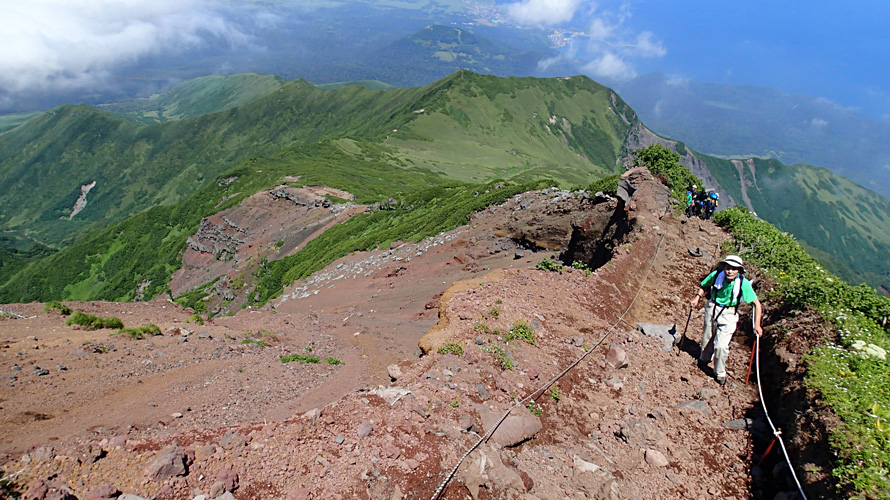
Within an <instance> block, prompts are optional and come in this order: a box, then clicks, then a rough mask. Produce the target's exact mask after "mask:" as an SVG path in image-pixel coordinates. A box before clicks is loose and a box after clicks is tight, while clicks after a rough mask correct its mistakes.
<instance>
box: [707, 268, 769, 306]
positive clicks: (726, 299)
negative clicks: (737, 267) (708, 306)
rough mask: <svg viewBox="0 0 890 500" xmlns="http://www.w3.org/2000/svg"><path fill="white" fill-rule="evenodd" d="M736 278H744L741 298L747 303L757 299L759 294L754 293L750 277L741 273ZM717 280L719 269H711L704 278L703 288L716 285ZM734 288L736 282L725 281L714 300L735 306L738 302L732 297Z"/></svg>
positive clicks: (721, 303)
mask: <svg viewBox="0 0 890 500" xmlns="http://www.w3.org/2000/svg"><path fill="white" fill-rule="evenodd" d="M736 279H740V280H742V289H741V292H742V293H741V299H742V301H743V302H745V303H746V304H750V303H751V302H754V301H755V300H757V294H756V293H754V289H753V288H751V281H750V280H749V279H748V278H745V277H744V276H742V275H739V276H738V277H737V278H736ZM716 281H717V271H716V270H715V271H711V274H709V275H708V276H707V277H705V279H703V280H702V282H701V286H702V288H706V289H708V290H710V289H711V287H712V286H713V285H714V283H715V282H716ZM733 288H734V284H733V282H731V281H724V282H723V287H722V288H720V289H719V290H715V291H716V296H714V297H713V299H714V301H715V302H717V303H718V304H720V305H721V306H725V307H733V306H737V305H738V304H736V303H734V302H733V300H732V299H733V297H732V289H733Z"/></svg>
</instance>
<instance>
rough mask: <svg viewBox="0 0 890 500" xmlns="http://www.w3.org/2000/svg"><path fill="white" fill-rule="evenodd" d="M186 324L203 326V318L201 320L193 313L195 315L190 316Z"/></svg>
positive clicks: (199, 316) (198, 315)
mask: <svg viewBox="0 0 890 500" xmlns="http://www.w3.org/2000/svg"><path fill="white" fill-rule="evenodd" d="M187 322H188V323H195V324H198V325H203V324H204V318H202V317H201V315H200V314H198V313H195V314H192V315H191V316H189V319H188V321H187Z"/></svg>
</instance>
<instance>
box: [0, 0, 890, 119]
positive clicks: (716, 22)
mask: <svg viewBox="0 0 890 500" xmlns="http://www.w3.org/2000/svg"><path fill="white" fill-rule="evenodd" d="M341 1H364V2H369V1H370V0H325V1H322V0H282V2H283V3H286V4H291V5H294V6H298V8H300V7H304V6H317V5H319V4H336V3H339V2H341ZM403 1H404V2H408V3H412V2H413V3H426V2H427V1H451V2H452V3H454V4H458V5H461V6H464V7H466V6H468V5H470V4H471V3H473V2H474V1H475V3H478V4H482V5H488V6H490V5H492V0H465V1H462V2H457V1H455V0H403ZM496 4H497V6H498V7H500V8H501V9H503V11H504V15H505V17H507V18H509V19H511V20H512V22H513V23H519V24H523V25H532V26H538V27H541V28H544V29H548V30H552V29H557V28H569V27H572V28H575V29H578V30H582V31H584V32H585V33H587V34H588V35H590V36H589V37H585V38H578V39H576V40H575V41H574V43H572V44H571V45H570V46H569V47H566V49H565V50H564V55H565V57H569V58H571V59H572V60H573V61H574V62H575V63H576V67H578V68H579V69H580V70H581V71H582V72H584V73H586V74H588V75H590V76H591V77H593V78H594V79H596V80H598V81H602V82H603V83H606V84H614V83H615V82H620V81H621V80H626V79H628V78H632V77H633V76H635V75H640V74H644V73H647V72H651V71H660V72H663V73H666V74H668V75H670V76H672V77H675V78H677V79H692V80H696V81H700V82H715V83H728V84H734V85H745V84H748V85H758V86H765V87H773V88H777V89H779V90H781V91H783V92H785V93H799V94H804V95H808V96H812V97H824V98H827V99H829V100H831V101H832V102H834V103H835V104H837V105H839V106H843V107H850V108H854V109H856V110H858V111H859V112H861V113H863V114H865V115H868V116H871V117H872V118H875V119H878V120H881V121H883V122H886V123H890V77H888V71H890V70H888V69H887V63H888V61H890V2H886V0H884V1H876V0H859V1H855V2H839V1H836V0H832V1H828V0H811V1H808V2H803V1H796V0H795V1H781V0H777V1H773V2H768V1H762V0H749V1H744V2H740V1H737V0H727V1H722V2H721V1H713V0H711V1H704V0H684V1H667V0H599V1H593V0H496ZM263 5H264V4H262V3H255V2H250V1H245V2H235V3H233V2H231V1H230V0H29V1H28V2H15V3H14V2H11V1H6V2H0V36H2V38H3V39H4V40H5V42H4V43H3V44H0V110H2V109H3V104H4V102H3V101H4V99H6V100H11V99H15V97H16V94H17V93H20V92H25V91H30V92H34V91H35V89H36V90H37V91H40V90H41V89H45V90H46V91H48V92H49V91H59V90H70V89H102V88H103V86H106V87H107V86H108V85H111V83H109V82H113V81H114V79H115V72H116V71H117V70H119V68H121V67H123V66H125V65H126V64H129V63H132V62H134V61H138V60H139V59H140V58H145V57H151V56H157V55H161V54H166V53H170V52H176V51H183V50H189V49H195V48H200V47H201V46H202V45H206V44H208V43H210V40H215V41H217V42H218V41H219V40H224V41H225V43H228V44H229V45H230V46H232V47H244V46H250V45H251V44H252V43H254V42H255V40H254V39H253V38H252V37H251V36H250V35H249V33H250V32H251V30H252V29H256V28H257V27H259V26H261V25H263V23H264V22H266V20H267V17H266V16H268V17H269V18H271V17H274V15H275V14H273V13H271V11H270V10H269V9H268V8H266V7H263ZM265 5H269V4H265ZM235 6H238V7H240V8H242V9H249V10H250V14H249V16H248V19H250V20H251V22H252V23H253V24H254V25H255V26H253V27H248V26H245V25H244V24H239V23H243V19H241V20H236V19H234V18H233V17H231V16H230V14H231V12H232V10H233V9H234V8H235Z"/></svg>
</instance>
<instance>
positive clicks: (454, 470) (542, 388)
mask: <svg viewBox="0 0 890 500" xmlns="http://www.w3.org/2000/svg"><path fill="white" fill-rule="evenodd" d="M665 234H666V233H662V235H661V239H660V240H658V245H657V246H656V247H655V254H654V255H653V256H652V261H651V262H650V263H649V268H648V269H647V270H646V275H645V276H644V277H643V280H642V281H641V282H640V287H639V288H638V289H637V293H636V294H635V295H634V298H633V300H631V301H630V304H628V306H627V308H626V309H625V310H624V312H623V313H621V316H619V317H618V319H617V320H616V321H615V323H614V324H613V325H612V326H611V327H610V328H609V329H608V330H607V331H606V333H605V334H603V336H602V338H600V340H599V341H598V342H597V343H596V344H594V345H593V346H592V347H591V348H590V349H588V350H587V351H586V352H585V353H584V354H582V355H581V357H579V358H578V359H576V360H575V361H574V362H572V363H571V364H570V365H569V366H568V367H566V368H565V369H564V370H562V371H561V372H559V374H557V375H556V376H555V377H553V378H551V379H550V380H548V381H547V382H545V383H544V384H542V385H541V386H540V387H538V388H537V389H535V390H534V391H532V392H531V393H529V394H528V396H526V397H525V398H523V399H522V400H520V401H519V402H517V403H515V404H514V405H513V406H511V407H510V409H509V410H507V411H506V412H505V413H504V414H503V416H501V418H500V419H499V420H498V421H497V422H496V423H495V424H494V425H492V426H491V428H490V429H489V430H488V431H487V432H486V433H485V434H484V435H483V436H482V437H481V438H479V440H478V441H476V444H474V445H473V446H471V447H470V449H469V450H467V452H466V453H464V454H463V456H462V457H460V460H458V461H457V464H456V465H455V466H454V468H452V469H451V472H450V473H449V474H448V476H446V477H445V479H443V480H442V482H441V483H439V487H438V488H436V492H435V493H434V494H433V496H432V497H430V500H437V499H438V498H439V495H441V494H442V492H443V491H444V490H445V487H446V486H448V483H450V482H451V480H452V479H453V478H454V475H455V474H457V471H458V469H459V468H460V466H461V464H463V462H464V460H466V458H467V457H468V456H470V453H473V452H474V451H475V450H476V448H478V447H479V445H481V444H482V443H484V442H485V441H488V439H489V438H490V437H491V436H492V435H493V434H494V432H495V431H496V430H497V428H498V427H499V426H500V425H501V423H503V422H504V420H506V419H507V417H508V416H509V415H510V412H512V411H513V410H515V409H516V408H518V407H520V406H525V404H526V403H527V402H528V401H531V400H533V399H535V398H537V397H538V396H540V395H541V394H543V392H544V391H546V390H547V389H548V388H549V387H550V386H552V385H553V384H555V383H556V382H557V381H558V380H559V379H560V378H562V377H563V376H565V374H566V373H568V372H569V370H571V369H572V368H574V367H575V366H577V365H578V363H580V362H581V361H583V360H584V358H586V357H587V355H588V354H590V353H592V352H593V351H594V350H596V348H597V347H599V346H600V345H602V343H603V342H605V341H606V339H607V338H609V336H610V335H612V332H613V331H614V330H615V328H616V327H617V326H618V325H619V324H620V323H621V322H622V321H623V320H624V317H625V316H627V313H628V312H630V309H631V307H633V305H634V303H636V301H637V298H638V297H639V296H640V292H642V291H643V286H644V285H645V284H646V283H647V282H648V281H649V274H650V273H651V272H652V268H653V267H654V266H655V259H656V258H657V257H658V253H659V251H660V250H661V243H662V242H663V241H664V237H665ZM804 500H806V499H804Z"/></svg>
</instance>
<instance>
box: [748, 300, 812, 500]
mask: <svg viewBox="0 0 890 500" xmlns="http://www.w3.org/2000/svg"><path fill="white" fill-rule="evenodd" d="M751 325H752V326H754V317H753V315H752V317H751ZM754 349H755V355H754V359H755V360H756V370H755V371H756V373H757V394H758V395H759V396H760V404H761V406H763V414H764V415H765V416H766V421H767V422H768V423H769V426H770V428H771V429H772V430H773V436H775V437H774V438H773V441H772V442H771V443H770V445H769V448H767V450H766V453H764V454H763V456H764V457H765V456H766V455H767V453H769V451H770V449H772V447H773V444H775V442H776V441H778V442H779V446H781V447H782V453H783V454H784V455H785V462H786V463H787V464H788V470H790V471H791V476H792V477H793V478H794V483H795V484H796V485H797V491H799V492H800V496H801V497H803V500H807V495H806V494H805V493H804V491H803V488H802V487H801V485H800V481H798V480H797V474H796V473H795V472H794V466H793V465H792V464H791V458H789V457H788V450H787V449H785V443H784V442H783V441H782V431H780V430H778V429H776V426H775V425H773V421H772V420H771V419H770V418H769V412H768V411H767V410H766V401H765V400H764V399H763V390H762V389H761V387H762V384H761V383H760V337H759V336H756V340H755V342H754ZM762 461H763V459H762V458H761V462H762ZM758 465H759V464H758Z"/></svg>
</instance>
